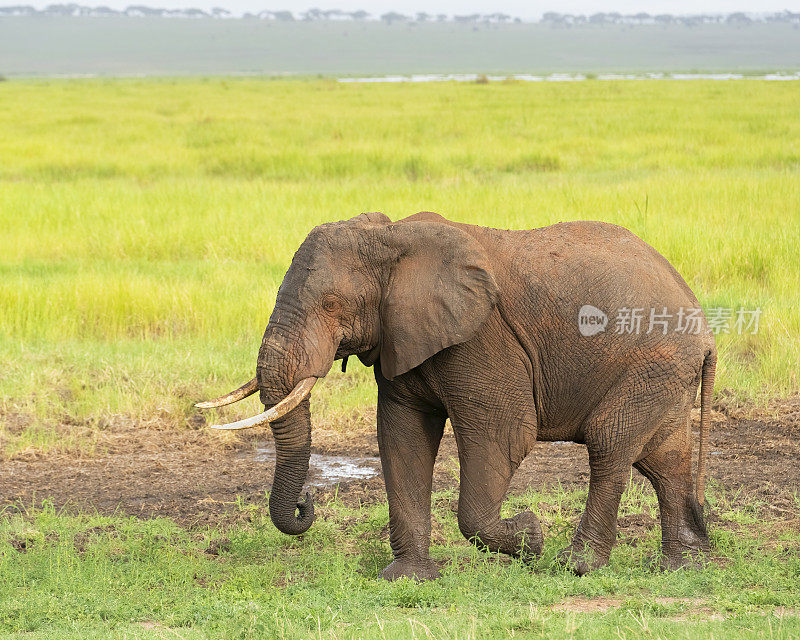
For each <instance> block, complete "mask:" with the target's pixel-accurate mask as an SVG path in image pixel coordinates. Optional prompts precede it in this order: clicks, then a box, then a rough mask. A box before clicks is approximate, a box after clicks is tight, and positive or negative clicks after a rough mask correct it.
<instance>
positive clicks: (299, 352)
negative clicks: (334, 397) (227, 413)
mask: <svg viewBox="0 0 800 640" xmlns="http://www.w3.org/2000/svg"><path fill="white" fill-rule="evenodd" d="M496 297H497V287H496V284H495V281H494V278H493V276H492V273H491V267H490V265H489V260H488V257H487V255H486V253H485V252H484V250H483V248H482V247H481V246H480V244H479V243H478V242H477V241H476V240H475V239H474V238H473V237H472V236H471V235H469V234H468V233H467V232H465V231H463V230H461V229H460V228H458V227H457V226H453V225H450V224H447V223H445V221H444V219H443V218H441V217H439V216H437V215H435V214H428V213H424V214H417V215H415V216H411V217H410V218H407V219H405V220H404V221H402V222H399V223H392V222H391V220H390V219H389V218H388V217H386V216H385V215H383V214H382V213H364V214H361V215H359V216H357V217H355V218H352V219H350V220H346V221H343V222H336V223H331V224H324V225H321V226H319V227H317V228H315V229H314V230H313V231H311V233H309V234H308V237H307V238H306V239H305V240H304V241H303V243H302V244H301V245H300V248H299V249H298V250H297V252H296V253H295V255H294V258H293V259H292V263H291V266H290V267H289V270H288V271H287V272H286V275H285V276H284V278H283V283H282V284H281V286H280V289H279V290H278V296H277V299H276V301H275V307H274V310H273V312H272V315H271V316H270V319H269V324H268V325H267V328H266V331H265V332H264V339H263V341H262V343H261V349H260V350H259V354H258V364H257V374H256V378H254V379H253V380H251V381H250V382H248V383H247V384H245V385H244V386H243V387H241V388H240V389H238V390H237V391H235V392H232V393H231V394H228V395H227V396H223V397H222V398H220V399H218V400H216V401H212V402H208V403H201V405H199V406H204V407H209V406H220V405H222V404H227V403H229V402H233V401H236V400H239V399H241V398H243V397H246V396H247V395H250V394H251V393H254V392H255V391H256V390H260V392H261V401H262V402H263V403H264V405H265V406H266V407H267V409H268V411H267V412H266V413H263V414H261V415H260V416H256V417H255V418H251V419H249V420H245V421H242V422H241V423H236V424H234V425H226V426H227V427H232V428H240V427H243V426H256V425H257V424H263V423H265V422H267V421H269V422H270V425H271V428H272V432H273V435H274V437H275V447H276V466H275V479H274V483H273V486H272V493H271V496H270V501H269V509H270V516H271V517H272V521H273V522H274V523H275V526H276V527H277V528H278V529H280V530H281V531H283V532H284V533H288V534H300V533H303V532H304V531H306V530H307V529H308V527H310V526H311V523H312V521H313V518H314V511H313V504H312V502H311V499H310V497H309V496H308V495H306V498H305V501H304V502H298V497H299V495H300V492H301V490H302V488H303V485H304V483H305V480H306V474H307V472H308V461H309V456H310V448H311V422H310V412H309V403H308V397H307V396H308V393H309V392H310V390H311V387H312V386H313V382H314V381H315V380H316V379H317V378H321V377H323V376H325V375H326V374H327V372H328V370H329V369H330V368H331V366H332V364H333V362H334V360H336V359H339V358H345V357H347V356H350V355H357V356H358V357H359V358H360V359H361V360H362V362H364V363H365V364H367V365H372V364H377V363H379V366H380V368H381V372H382V374H383V375H384V376H385V377H386V378H387V379H389V380H391V379H393V378H395V377H396V376H399V375H401V374H403V373H405V372H407V371H409V370H410V369H413V368H414V367H416V366H417V365H419V364H421V363H422V362H423V361H424V360H426V359H428V358H429V357H431V356H432V355H434V354H435V353H437V352H439V351H441V350H442V349H445V348H447V347H449V346H451V345H454V344H457V343H460V342H463V341H465V340H468V339H469V338H470V337H471V336H472V335H473V334H474V333H475V332H476V331H477V330H478V328H479V327H480V326H481V325H482V324H483V323H484V322H485V320H486V319H487V317H488V316H489V313H490V312H491V310H492V308H493V306H494V304H495V301H496Z"/></svg>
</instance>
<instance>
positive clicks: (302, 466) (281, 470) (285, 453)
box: [269, 398, 314, 535]
mask: <svg viewBox="0 0 800 640" xmlns="http://www.w3.org/2000/svg"><path fill="white" fill-rule="evenodd" d="M271 427H272V434H273V436H274V437H275V478H274V480H273V483H272V493H271V494H270V497H269V515H270V517H271V518H272V522H273V523H274V524H275V526H276V527H277V528H278V529H279V530H280V531H282V532H283V533H287V534H289V535H299V534H301V533H305V532H306V531H307V530H308V528H309V527H310V526H311V523H312V522H313V521H314V503H313V501H312V500H311V496H310V495H308V494H306V496H305V500H304V501H302V502H300V501H299V497H300V492H301V491H302V489H303V485H304V484H305V482H306V475H307V474H308V460H309V457H310V456H311V412H310V409H309V402H308V398H306V399H305V400H303V401H302V402H301V403H300V404H299V405H298V406H297V408H295V409H294V411H292V412H291V413H289V414H287V415H286V416H284V417H283V418H281V419H280V420H277V421H276V422H273V423H271Z"/></svg>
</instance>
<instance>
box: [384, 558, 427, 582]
mask: <svg viewBox="0 0 800 640" xmlns="http://www.w3.org/2000/svg"><path fill="white" fill-rule="evenodd" d="M403 577H405V578H410V579H411V580H414V581H416V582H423V581H425V580H436V578H438V577H439V567H438V566H437V565H436V563H435V562H434V561H433V560H431V559H430V558H413V559H412V558H397V559H396V560H395V561H394V562H392V563H391V564H390V565H389V566H388V567H386V568H385V569H384V570H383V571H381V578H383V579H384V580H397V579H398V578H403Z"/></svg>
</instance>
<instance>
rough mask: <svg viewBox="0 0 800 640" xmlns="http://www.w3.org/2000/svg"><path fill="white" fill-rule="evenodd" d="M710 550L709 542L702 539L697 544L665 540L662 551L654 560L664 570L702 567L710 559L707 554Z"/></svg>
mask: <svg viewBox="0 0 800 640" xmlns="http://www.w3.org/2000/svg"><path fill="white" fill-rule="evenodd" d="M709 551H710V547H709V545H708V542H705V544H703V542H702V541H699V542H698V543H697V544H684V543H682V542H677V541H670V542H667V541H664V542H662V544H661V553H660V554H659V555H658V557H657V558H655V559H654V560H656V561H657V563H658V566H659V567H660V568H661V569H663V570H664V571H676V570H677V569H700V568H702V567H703V566H704V565H705V563H706V562H707V561H708V556H707V554H708V552H709ZM653 564H655V562H654V563H653Z"/></svg>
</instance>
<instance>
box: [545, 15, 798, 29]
mask: <svg viewBox="0 0 800 640" xmlns="http://www.w3.org/2000/svg"><path fill="white" fill-rule="evenodd" d="M540 22H541V23H543V24H549V25H553V26H567V27H569V26H573V25H576V26H577V25H587V24H598V25H604V24H622V25H625V24H630V25H668V24H679V25H684V26H687V27H694V26H697V25H701V24H735V25H742V24H753V23H757V22H788V23H793V24H800V13H792V12H791V11H780V12H776V13H764V14H747V13H742V12H741V11H737V12H735V13H728V14H696V15H677V16H674V15H672V14H669V13H659V14H650V13H644V12H641V13H633V14H622V13H615V12H612V13H594V14H592V15H589V16H587V15H580V14H579V15H574V14H571V13H555V12H553V11H549V12H547V13H545V14H544V15H543V16H542V19H541V21H540Z"/></svg>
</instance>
